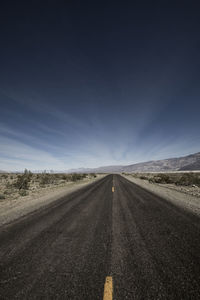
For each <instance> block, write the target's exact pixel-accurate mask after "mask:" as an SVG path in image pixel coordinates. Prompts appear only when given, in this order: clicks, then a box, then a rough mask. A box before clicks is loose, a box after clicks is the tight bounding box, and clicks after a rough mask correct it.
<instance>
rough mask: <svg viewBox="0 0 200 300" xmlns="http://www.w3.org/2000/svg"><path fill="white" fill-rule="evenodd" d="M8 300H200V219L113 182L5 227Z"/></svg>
mask: <svg viewBox="0 0 200 300" xmlns="http://www.w3.org/2000/svg"><path fill="white" fill-rule="evenodd" d="M0 299H68V300H71V299H72V300H73V299H78V300H84V299H87V300H90V299H92V300H96V299H101V300H102V299H105V300H111V299H115V300H124V299H138V300H143V299H176V300H179V299H188V300H189V299H200V219H199V218H198V217H197V216H195V215H193V214H192V213H190V212H189V211H186V210H183V209H181V208H178V207H176V206H174V205H173V204H172V203H170V202H168V201H167V200H165V199H162V198H160V197H159V196H156V195H154V194H153V193H151V192H149V191H147V190H144V189H142V188H141V187H139V186H137V185H135V184H134V183H132V182H130V181H128V180H127V179H125V178H123V177H122V176H120V175H108V176H106V177H104V178H102V179H100V180H98V181H96V182H94V183H92V184H90V185H88V186H86V187H84V188H81V189H79V190H77V191H75V192H73V193H71V194H70V195H67V196H65V197H62V198H60V199H58V200H57V201H55V202H53V203H51V204H48V205H47V206H46V207H43V208H40V209H38V210H36V211H34V212H32V213H29V214H28V215H26V216H24V217H21V218H20V219H18V220H16V221H13V222H11V223H10V224H7V225H4V226H2V228H1V230H0Z"/></svg>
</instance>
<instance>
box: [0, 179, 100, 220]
mask: <svg viewBox="0 0 200 300" xmlns="http://www.w3.org/2000/svg"><path fill="white" fill-rule="evenodd" d="M104 176H105V175H97V177H96V178H90V179H88V178H86V179H84V180H81V181H77V182H73V183H72V182H67V183H65V184H64V185H63V186H51V187H46V188H41V189H38V190H37V191H35V192H34V193H33V194H31V195H28V196H24V197H18V198H17V199H11V200H9V199H2V200H0V225H3V224H7V223H10V222H11V221H13V220H16V219H18V218H20V217H22V216H24V215H26V214H28V213H30V212H32V211H34V210H36V209H38V208H40V207H42V206H45V205H47V204H48V203H51V202H53V201H55V200H57V199H58V198H60V197H62V196H65V195H68V194H69V193H72V192H73V191H76V190H78V189H80V188H82V187H84V186H86V185H88V184H90V183H92V182H94V181H97V180H99V179H101V178H102V177H104Z"/></svg>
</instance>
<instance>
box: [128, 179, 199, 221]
mask: <svg viewBox="0 0 200 300" xmlns="http://www.w3.org/2000/svg"><path fill="white" fill-rule="evenodd" d="M122 176H123V177H124V178H126V179H127V180H129V181H131V182H133V183H135V184H137V185H138V186H140V187H142V188H144V189H146V190H148V191H150V192H152V193H154V194H156V195H158V196H160V197H162V198H164V199H166V200H168V201H170V202H171V203H173V204H174V205H176V206H178V207H181V208H182V209H185V210H189V211H190V212H192V213H193V214H195V215H197V216H200V198H199V197H195V196H192V195H187V194H185V193H182V192H179V191H176V190H172V189H169V188H167V187H164V186H160V185H158V184H155V183H149V182H147V181H146V180H143V179H139V178H135V177H133V176H132V175H122Z"/></svg>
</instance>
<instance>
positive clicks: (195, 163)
mask: <svg viewBox="0 0 200 300" xmlns="http://www.w3.org/2000/svg"><path fill="white" fill-rule="evenodd" d="M198 170H199V171H200V152H198V153H195V154H191V155H187V156H183V157H176V158H168V159H162V160H152V161H147V162H142V163H137V164H132V165H127V166H105V167H99V168H79V169H71V170H68V171H67V172H68V173H74V172H76V173H122V172H126V173H135V172H169V171H198Z"/></svg>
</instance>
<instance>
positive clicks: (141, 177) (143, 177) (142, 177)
mask: <svg viewBox="0 0 200 300" xmlns="http://www.w3.org/2000/svg"><path fill="white" fill-rule="evenodd" d="M139 178H140V179H148V177H146V176H144V175H142V176H140V177H139Z"/></svg>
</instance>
